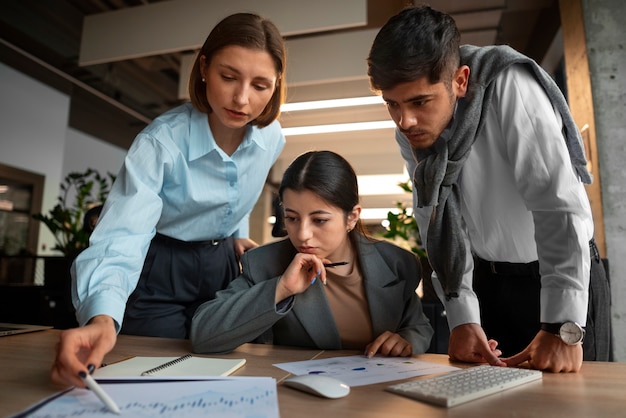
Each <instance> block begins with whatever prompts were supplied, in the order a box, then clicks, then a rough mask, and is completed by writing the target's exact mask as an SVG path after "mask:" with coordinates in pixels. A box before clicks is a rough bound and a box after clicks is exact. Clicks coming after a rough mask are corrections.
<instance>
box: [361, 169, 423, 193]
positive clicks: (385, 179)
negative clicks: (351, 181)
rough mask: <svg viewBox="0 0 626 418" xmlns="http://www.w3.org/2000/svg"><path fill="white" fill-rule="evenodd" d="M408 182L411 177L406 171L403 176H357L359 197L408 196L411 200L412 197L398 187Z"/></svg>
mask: <svg viewBox="0 0 626 418" xmlns="http://www.w3.org/2000/svg"><path fill="white" fill-rule="evenodd" d="M407 181H409V175H408V174H407V173H406V169H405V170H404V173H403V174H377V175H361V176H357V182H358V184H359V195H361V196H377V195H390V194H406V195H407V196H408V197H409V198H410V197H411V195H410V194H409V193H406V192H405V191H404V189H403V188H402V187H400V186H398V183H406V182H407Z"/></svg>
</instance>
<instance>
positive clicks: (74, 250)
mask: <svg viewBox="0 0 626 418" xmlns="http://www.w3.org/2000/svg"><path fill="white" fill-rule="evenodd" d="M114 180H115V176H114V175H113V174H111V173H108V178H107V177H103V176H101V175H100V173H98V172H97V171H96V170H93V169H91V168H89V169H87V171H85V172H84V173H80V172H72V173H69V174H68V175H67V176H65V179H64V180H63V182H62V183H61V195H60V196H59V198H58V203H57V204H56V205H55V206H54V207H53V208H52V209H51V210H50V211H49V212H48V214H47V215H44V214H41V213H37V214H35V215H33V218H35V219H37V220H39V221H41V222H43V223H44V224H45V225H46V226H47V227H48V229H49V230H50V232H52V234H53V235H54V238H55V241H56V244H55V246H54V247H53V248H52V249H53V250H57V251H60V252H62V253H63V255H64V256H65V257H67V258H74V257H75V256H76V255H77V254H78V253H79V252H80V251H82V250H83V249H84V248H86V247H87V245H88V243H89V233H88V231H85V230H84V229H83V216H84V215H85V213H86V212H87V211H88V210H89V209H90V208H92V207H93V206H95V205H97V204H103V203H104V201H105V200H106V198H107V196H108V194H109V191H110V189H111V184H113V181H114Z"/></svg>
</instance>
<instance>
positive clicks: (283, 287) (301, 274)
mask: <svg viewBox="0 0 626 418" xmlns="http://www.w3.org/2000/svg"><path fill="white" fill-rule="evenodd" d="M325 262H326V263H325ZM345 264H347V262H337V263H330V262H329V260H326V259H320V258H319V257H317V256H316V255H314V254H306V253H298V254H296V255H295V256H294V258H293V260H292V261H291V263H290V264H289V266H288V267H287V269H286V270H285V272H284V273H283V274H282V276H281V277H280V279H279V282H278V285H277V287H276V301H277V303H278V302H280V301H281V300H284V299H286V298H288V297H290V296H293V295H296V294H298V293H302V292H304V291H306V290H307V289H308V288H309V287H310V286H311V285H313V284H314V283H315V282H316V281H317V279H320V280H321V281H322V283H323V284H326V270H325V269H326V268H333V267H336V266H339V265H345Z"/></svg>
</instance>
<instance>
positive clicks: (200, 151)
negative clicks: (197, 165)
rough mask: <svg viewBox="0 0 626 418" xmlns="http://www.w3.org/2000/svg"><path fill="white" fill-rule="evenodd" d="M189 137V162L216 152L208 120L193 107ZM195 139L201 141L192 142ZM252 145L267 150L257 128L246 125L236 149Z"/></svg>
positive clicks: (204, 114)
mask: <svg viewBox="0 0 626 418" xmlns="http://www.w3.org/2000/svg"><path fill="white" fill-rule="evenodd" d="M189 135H190V137H191V138H192V141H191V143H190V145H189V160H190V161H193V160H196V159H198V158H201V157H203V156H205V155H207V154H209V153H210V152H213V151H216V150H217V144H216V143H215V138H213V133H212V132H211V128H209V120H208V118H207V115H206V113H203V112H200V111H199V110H197V109H196V108H195V107H193V108H192V110H191V118H190V126H189ZM196 138H203V139H201V140H193V139H196ZM204 138H208V139H209V140H208V141H207V140H204ZM253 144H256V145H257V146H258V147H259V148H261V149H262V150H265V149H266V148H267V147H266V146H265V144H264V142H263V140H262V135H261V133H260V130H259V128H257V127H255V126H252V125H248V126H247V127H246V135H245V137H244V138H243V141H242V143H241V145H239V148H237V149H238V150H240V149H244V148H248V147H250V146H252V145H253ZM235 152H237V151H235Z"/></svg>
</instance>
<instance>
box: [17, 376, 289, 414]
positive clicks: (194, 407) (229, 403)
mask: <svg viewBox="0 0 626 418" xmlns="http://www.w3.org/2000/svg"><path fill="white" fill-rule="evenodd" d="M101 386H102V388H103V389H104V390H105V392H107V393H108V394H109V396H110V397H111V398H112V399H113V400H114V401H115V403H116V404H117V405H118V406H119V408H120V410H121V415H115V414H112V413H111V412H109V411H108V410H107V409H106V407H105V406H104V404H103V403H102V401H100V400H99V399H98V398H97V397H96V395H95V394H94V393H93V392H92V391H90V390H87V389H72V390H70V391H68V392H66V393H64V394H63V395H61V396H57V395H55V396H57V397H56V398H54V397H53V398H54V399H53V400H51V401H50V402H47V403H45V404H44V405H43V406H41V407H40V408H38V409H37V410H36V411H34V412H32V414H29V415H28V417H29V418H41V417H46V418H65V417H81V418H90V417H107V418H111V417H115V416H119V417H137V418H143V417H157V416H158V417H177V418H196V417H203V418H204V417H208V416H215V417H220V418H221V417H224V418H240V417H250V416H254V417H255V418H256V417H259V418H278V417H279V410H278V397H277V394H276V380H275V379H273V378H271V377H237V378H221V379H211V380H194V381H166V382H164V381H158V382H156V381H155V382H150V381H149V380H142V382H141V383H137V382H135V383H108V382H103V383H101Z"/></svg>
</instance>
